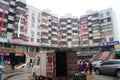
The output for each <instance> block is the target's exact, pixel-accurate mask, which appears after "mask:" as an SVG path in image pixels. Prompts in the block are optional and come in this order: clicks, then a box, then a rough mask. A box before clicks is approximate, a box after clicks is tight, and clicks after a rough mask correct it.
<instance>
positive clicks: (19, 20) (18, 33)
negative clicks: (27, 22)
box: [18, 14, 22, 38]
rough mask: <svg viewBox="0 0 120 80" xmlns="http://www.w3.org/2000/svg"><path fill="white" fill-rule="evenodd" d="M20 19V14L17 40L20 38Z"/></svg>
mask: <svg viewBox="0 0 120 80" xmlns="http://www.w3.org/2000/svg"><path fill="white" fill-rule="evenodd" d="M21 18H22V14H21V15H20V19H19V22H18V38H19V37H20V27H21Z"/></svg>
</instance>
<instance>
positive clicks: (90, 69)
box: [89, 61, 93, 74]
mask: <svg viewBox="0 0 120 80" xmlns="http://www.w3.org/2000/svg"><path fill="white" fill-rule="evenodd" d="M92 68H93V65H92V63H91V61H90V62H89V73H90V74H92Z"/></svg>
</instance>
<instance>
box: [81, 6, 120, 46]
mask: <svg viewBox="0 0 120 80" xmlns="http://www.w3.org/2000/svg"><path fill="white" fill-rule="evenodd" d="M115 20H116V19H115V14H114V11H113V10H112V9H111V8H109V9H105V10H101V11H93V10H89V11H87V13H86V15H84V16H81V17H80V36H81V37H80V44H81V46H82V47H86V46H89V47H91V46H92V47H93V46H98V45H99V43H100V42H111V41H119V37H118V36H117V34H118V27H117V24H116V21H115Z"/></svg>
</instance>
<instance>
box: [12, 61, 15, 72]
mask: <svg viewBox="0 0 120 80" xmlns="http://www.w3.org/2000/svg"><path fill="white" fill-rule="evenodd" d="M14 67H15V62H14V61H13V62H12V70H14Z"/></svg>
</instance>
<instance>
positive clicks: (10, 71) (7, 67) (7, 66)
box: [3, 65, 31, 74]
mask: <svg viewBox="0 0 120 80" xmlns="http://www.w3.org/2000/svg"><path fill="white" fill-rule="evenodd" d="M24 71H31V69H25V68H21V69H14V70H12V66H11V65H6V66H5V68H4V70H3V74H7V73H14V72H24Z"/></svg>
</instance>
